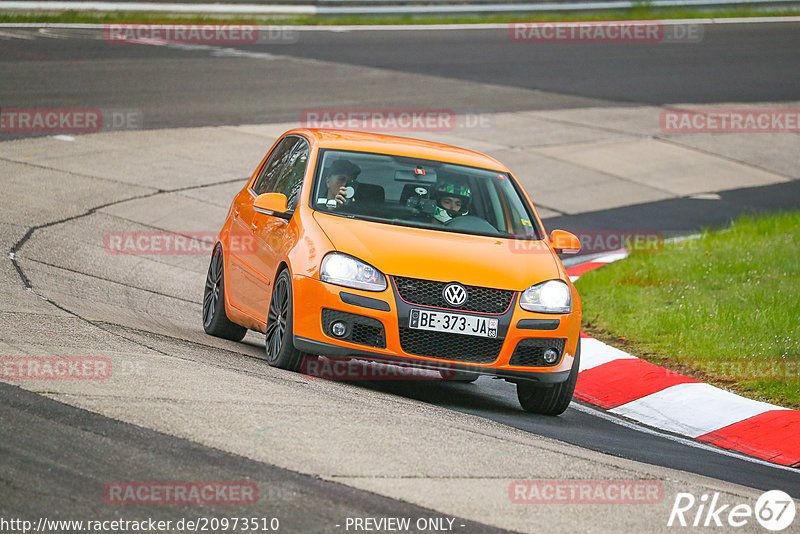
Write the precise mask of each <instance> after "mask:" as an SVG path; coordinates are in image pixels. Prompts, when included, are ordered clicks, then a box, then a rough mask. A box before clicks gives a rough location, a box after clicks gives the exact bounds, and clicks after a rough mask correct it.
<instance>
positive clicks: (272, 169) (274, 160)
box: [253, 136, 299, 195]
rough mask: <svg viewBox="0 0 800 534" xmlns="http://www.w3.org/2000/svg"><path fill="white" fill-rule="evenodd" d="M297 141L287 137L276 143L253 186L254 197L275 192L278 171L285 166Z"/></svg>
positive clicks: (295, 138)
mask: <svg viewBox="0 0 800 534" xmlns="http://www.w3.org/2000/svg"><path fill="white" fill-rule="evenodd" d="M298 141H299V139H298V138H297V137H293V136H289V137H284V138H283V140H282V141H281V142H280V143H278V146H276V147H275V150H273V151H272V154H270V156H269V159H268V160H267V162H266V163H265V164H264V168H263V169H261V174H259V175H258V178H257V179H256V183H255V184H253V191H255V193H256V195H261V194H263V193H270V192H274V191H276V189H275V184H276V182H277V180H278V178H279V177H280V170H281V169H282V168H283V167H284V165H285V164H286V161H287V159H288V158H289V156H291V154H292V149H293V148H294V147H295V145H296V144H297V142H298Z"/></svg>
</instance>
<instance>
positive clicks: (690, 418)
mask: <svg viewBox="0 0 800 534" xmlns="http://www.w3.org/2000/svg"><path fill="white" fill-rule="evenodd" d="M786 409H788V408H783V407H781V406H775V405H772V404H768V403H766V402H759V401H755V400H752V399H747V398H744V397H740V396H739V395H736V394H734V393H730V392H728V391H725V390H722V389H720V388H718V387H715V386H712V385H711V384H705V383H702V382H701V383H685V384H676V385H674V386H670V387H668V388H666V389H664V390H661V391H658V392H656V393H651V394H650V395H646V396H644V397H641V398H639V399H636V400H633V401H631V402H628V403H626V404H623V405H621V406H617V407H616V408H612V409H610V410H609V412H610V413H615V414H619V415H622V416H625V417H627V418H629V419H633V420H635V421H641V422H642V423H645V424H647V425H650V426H654V427H657V428H663V429H664V430H666V431H668V432H675V433H676V434H682V435H684V436H689V437H691V438H696V437H698V436H702V435H703V434H708V433H709V432H713V431H714V430H719V429H720V428H724V427H726V426H728V425H731V424H733V423H738V422H740V421H744V420H745V419H749V418H750V417H754V416H756V415H759V414H762V413H764V412H767V411H771V410H786Z"/></svg>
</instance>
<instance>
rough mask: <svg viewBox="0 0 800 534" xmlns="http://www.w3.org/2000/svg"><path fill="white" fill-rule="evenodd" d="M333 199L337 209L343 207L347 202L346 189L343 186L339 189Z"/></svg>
mask: <svg viewBox="0 0 800 534" xmlns="http://www.w3.org/2000/svg"><path fill="white" fill-rule="evenodd" d="M334 198H335V200H336V205H337V207H338V206H344V203H345V202H347V188H346V187H344V186H342V187H340V188H339V192H338V193H336V196H335V197H334Z"/></svg>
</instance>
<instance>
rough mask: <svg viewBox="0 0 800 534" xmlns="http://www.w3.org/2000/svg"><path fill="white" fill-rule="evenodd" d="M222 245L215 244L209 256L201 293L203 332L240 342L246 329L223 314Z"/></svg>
mask: <svg viewBox="0 0 800 534" xmlns="http://www.w3.org/2000/svg"><path fill="white" fill-rule="evenodd" d="M222 260H223V253H222V245H220V244H219V243H217V246H216V247H214V252H213V253H212V254H211V263H210V264H209V266H208V274H207V275H206V288H205V291H204V293H203V330H205V332H206V334H210V335H212V336H216V337H221V338H225V339H230V340H233V341H241V340H242V338H243V337H244V335H245V334H246V333H247V328H245V327H243V326H239V325H238V324H236V323H234V322H232V321H231V320H230V319H228V315H227V314H226V313H225V273H224V270H223V269H224V268H225V265H224V262H223V261H222Z"/></svg>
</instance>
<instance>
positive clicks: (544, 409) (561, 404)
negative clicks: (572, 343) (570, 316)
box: [517, 338, 581, 415]
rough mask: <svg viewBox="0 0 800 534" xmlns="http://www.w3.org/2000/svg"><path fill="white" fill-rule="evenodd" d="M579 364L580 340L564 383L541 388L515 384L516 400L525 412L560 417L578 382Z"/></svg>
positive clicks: (527, 384)
mask: <svg viewBox="0 0 800 534" xmlns="http://www.w3.org/2000/svg"><path fill="white" fill-rule="evenodd" d="M580 363H581V340H580V338H579V339H578V348H577V350H576V351H575V361H573V362H572V370H570V372H569V378H568V379H567V381H566V382H562V383H560V384H555V385H553V386H542V385H541V384H538V383H536V382H519V383H518V384H517V398H518V399H519V403H520V404H521V405H522V408H523V409H524V410H525V411H526V412H531V413H540V414H544V415H561V414H562V413H564V412H565V411H566V409H567V407H568V406H569V403H570V401H571V400H572V394H573V393H575V383H576V382H577V381H578V371H579V369H580Z"/></svg>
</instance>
